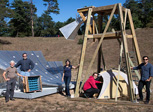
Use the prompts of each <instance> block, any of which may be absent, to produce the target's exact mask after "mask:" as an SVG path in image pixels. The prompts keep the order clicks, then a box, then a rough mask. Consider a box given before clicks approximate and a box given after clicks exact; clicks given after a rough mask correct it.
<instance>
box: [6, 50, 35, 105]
mask: <svg viewBox="0 0 153 112" xmlns="http://www.w3.org/2000/svg"><path fill="white" fill-rule="evenodd" d="M22 57H23V59H21V60H20V61H18V63H17V64H16V65H15V62H14V61H10V67H8V68H7V69H6V70H5V71H4V73H3V77H4V80H5V81H6V83H7V85H6V93H5V102H6V103H7V102H8V101H9V99H10V100H12V101H14V98H13V96H14V89H15V85H16V80H17V77H16V74H17V75H18V76H20V77H25V76H30V73H29V72H30V71H31V70H32V69H33V68H34V63H33V62H32V61H31V60H30V59H28V58H27V54H26V53H23V54H22ZM19 66H20V70H21V72H20V74H19V73H18V72H17V67H19ZM6 75H7V76H6Z"/></svg>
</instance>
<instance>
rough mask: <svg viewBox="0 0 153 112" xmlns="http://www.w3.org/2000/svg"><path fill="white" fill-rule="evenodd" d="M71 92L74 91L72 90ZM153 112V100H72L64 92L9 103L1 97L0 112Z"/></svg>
mask: <svg viewBox="0 0 153 112" xmlns="http://www.w3.org/2000/svg"><path fill="white" fill-rule="evenodd" d="M71 94H73V91H72V90H71ZM88 111H90V112H112V111H113V112H130V111H131V112H153V102H150V104H149V105H144V104H143V103H141V105H138V106H137V104H133V103H130V102H128V103H127V104H125V102H123V103H122V102H120V103H119V104H116V103H115V101H113V102H103V101H102V102H101V100H100V101H99V100H95V99H87V100H86V99H85V100H82V99H81V101H71V99H69V98H66V97H65V96H63V95H62V94H58V93H57V94H52V95H48V96H45V97H41V98H37V99H32V100H27V99H16V100H15V101H10V102H8V103H7V104H6V103H5V102H4V98H0V112H88Z"/></svg>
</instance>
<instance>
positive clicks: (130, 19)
mask: <svg viewBox="0 0 153 112" xmlns="http://www.w3.org/2000/svg"><path fill="white" fill-rule="evenodd" d="M128 17H129V22H130V27H131V31H132V35H133V42H134V47H135V51H136V56H137V60H138V64H141V63H142V60H141V55H140V51H139V46H138V42H137V38H136V34H135V30H134V25H133V21H132V16H131V11H130V9H128Z"/></svg>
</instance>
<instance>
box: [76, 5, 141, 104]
mask: <svg viewBox="0 0 153 112" xmlns="http://www.w3.org/2000/svg"><path fill="white" fill-rule="evenodd" d="M77 11H78V13H79V14H80V16H81V18H82V20H83V21H84V22H86V28H85V35H84V41H83V46H82V52H81V59H80V66H79V70H78V76H77V83H76V89H75V97H79V92H81V90H82V87H83V84H84V82H85V81H86V80H87V78H88V77H89V75H88V74H89V73H86V76H85V78H84V79H83V81H82V84H81V86H80V81H81V76H82V71H83V65H84V60H85V53H86V47H87V41H88V39H93V41H96V40H97V41H98V45H97V48H96V49H95V51H94V54H93V57H92V59H91V62H90V64H89V66H88V69H87V72H88V71H89V70H90V69H91V67H92V65H93V63H94V61H95V58H96V56H97V55H98V65H97V72H98V73H99V72H100V67H101V63H102V62H103V66H104V70H105V69H106V68H105V63H104V60H102V58H101V57H102V51H101V48H102V42H103V40H104V39H120V61H119V65H118V71H120V66H121V62H122V53H124V57H125V64H126V74H127V77H128V82H129V84H128V86H129V87H128V88H129V90H128V91H129V94H130V100H131V101H133V100H134V99H135V95H134V90H133V84H132V81H133V79H132V73H131V68H130V67H131V65H132V62H131V59H130V57H129V51H128V39H132V40H133V44H134V48H135V54H136V58H137V59H136V60H137V62H138V64H140V63H141V56H140V51H139V47H138V42H137V38H136V34H135V29H134V24H133V20H132V16H131V11H130V9H127V8H124V7H122V6H121V4H120V3H118V4H114V5H109V6H102V7H94V6H91V7H85V8H81V9H78V10H77ZM95 14H96V15H98V22H96V21H97V19H95ZM114 14H118V15H119V22H120V31H114V30H113V31H112V32H109V33H108V32H107V30H108V28H109V25H110V23H111V20H112V18H113V15H114ZM105 15H109V19H108V21H107V24H106V25H105V28H104V30H103V31H102V27H103V26H102V25H103V17H104V16H105ZM127 18H128V20H129V24H130V30H131V35H128V34H127V33H126V30H125V28H126V23H127ZM91 23H92V25H91ZM96 23H98V24H96Z"/></svg>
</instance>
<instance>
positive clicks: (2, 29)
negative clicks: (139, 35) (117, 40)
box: [0, 0, 153, 37]
mask: <svg viewBox="0 0 153 112" xmlns="http://www.w3.org/2000/svg"><path fill="white" fill-rule="evenodd" d="M42 1H43V2H44V5H45V6H46V7H47V8H46V10H45V11H44V12H43V14H42V15H41V16H40V17H38V16H37V14H36V12H37V8H36V6H35V5H34V3H33V0H28V1H22V0H14V1H13V2H12V3H11V4H10V3H9V0H0V36H4V37H5V36H11V37H24V36H33V37H34V36H35V37H46V36H49V37H50V36H57V35H62V34H61V32H60V31H59V28H61V27H62V26H64V25H66V24H68V23H70V22H72V21H74V20H75V19H74V18H72V17H71V18H69V19H67V21H65V22H60V21H58V22H55V21H53V19H52V17H51V14H59V12H60V9H59V7H58V6H59V4H58V1H57V0H42ZM123 6H124V7H126V8H129V9H131V12H132V17H133V21H134V25H135V28H144V27H151V28H153V0H126V1H125V3H124V4H123ZM108 18H109V16H106V17H104V25H105V21H107V20H108ZM127 24H128V23H127ZM111 27H112V28H115V30H118V29H120V28H119V27H120V26H119V18H118V15H115V16H114V17H113V20H112V22H111ZM127 27H129V26H128V25H127ZM84 29H85V25H82V27H81V28H80V30H79V34H82V33H84Z"/></svg>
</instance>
